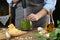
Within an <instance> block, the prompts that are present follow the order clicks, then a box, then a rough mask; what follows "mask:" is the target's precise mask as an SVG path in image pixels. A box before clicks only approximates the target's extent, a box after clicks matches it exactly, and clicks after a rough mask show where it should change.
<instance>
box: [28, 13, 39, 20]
mask: <svg viewBox="0 0 60 40" xmlns="http://www.w3.org/2000/svg"><path fill="white" fill-rule="evenodd" d="M27 19H28V20H30V21H38V20H39V17H38V15H36V14H33V13H31V14H30V15H28V16H27Z"/></svg>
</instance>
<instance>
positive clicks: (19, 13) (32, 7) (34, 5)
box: [15, 0, 47, 28]
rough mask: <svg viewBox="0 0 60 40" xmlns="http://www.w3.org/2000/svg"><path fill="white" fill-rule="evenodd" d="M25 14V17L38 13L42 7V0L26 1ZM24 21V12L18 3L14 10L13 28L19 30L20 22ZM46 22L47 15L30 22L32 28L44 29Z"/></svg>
mask: <svg viewBox="0 0 60 40" xmlns="http://www.w3.org/2000/svg"><path fill="white" fill-rule="evenodd" d="M26 4H27V5H26V6H27V7H26V14H27V16H28V15H29V14H31V13H34V14H36V13H37V12H39V11H40V10H41V9H42V8H43V6H44V0H26ZM23 19H24V10H23V8H22V3H21V2H20V3H18V4H17V6H16V10H15V26H16V28H20V22H21V21H22V20H23ZM46 21H47V15H45V16H44V17H43V18H41V19H39V20H38V21H34V22H32V24H33V27H45V23H46Z"/></svg>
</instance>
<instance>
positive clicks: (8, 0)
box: [7, 0, 16, 7]
mask: <svg viewBox="0 0 60 40" xmlns="http://www.w3.org/2000/svg"><path fill="white" fill-rule="evenodd" d="M7 3H8V4H9V5H10V6H12V7H14V6H15V5H16V4H13V5H12V0H7Z"/></svg>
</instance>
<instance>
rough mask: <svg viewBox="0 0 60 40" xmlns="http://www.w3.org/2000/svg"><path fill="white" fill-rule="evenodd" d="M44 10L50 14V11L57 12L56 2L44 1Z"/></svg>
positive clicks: (54, 0)
mask: <svg viewBox="0 0 60 40" xmlns="http://www.w3.org/2000/svg"><path fill="white" fill-rule="evenodd" d="M44 4H45V5H44V7H43V8H44V9H46V10H47V11H48V12H49V11H50V10H52V11H54V10H55V5H56V0H44Z"/></svg>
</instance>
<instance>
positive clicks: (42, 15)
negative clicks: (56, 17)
mask: <svg viewBox="0 0 60 40" xmlns="http://www.w3.org/2000/svg"><path fill="white" fill-rule="evenodd" d="M47 12H48V11H47V10H46V9H42V10H41V11H39V12H38V13H37V14H36V15H38V17H39V18H40V19H41V18H42V17H44V16H45V15H46V14H47Z"/></svg>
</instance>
